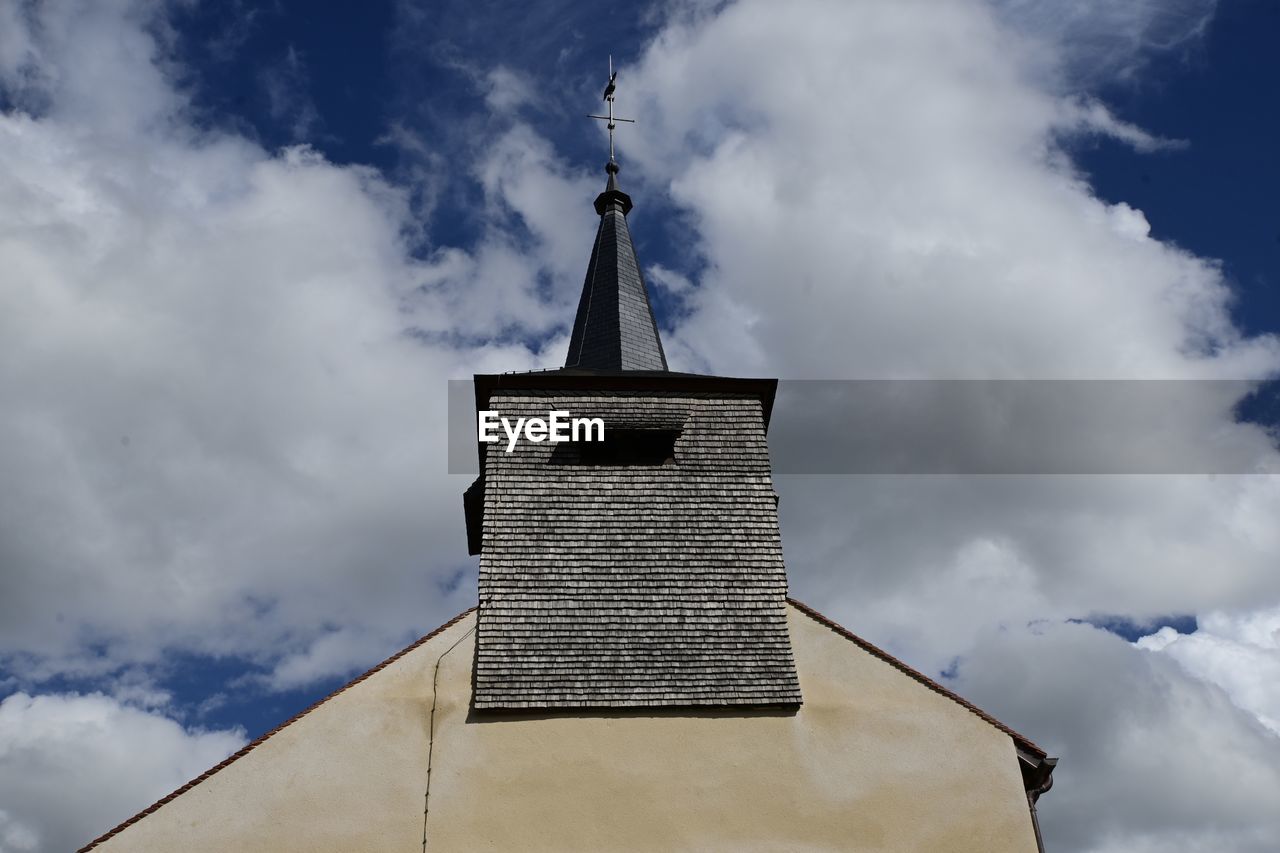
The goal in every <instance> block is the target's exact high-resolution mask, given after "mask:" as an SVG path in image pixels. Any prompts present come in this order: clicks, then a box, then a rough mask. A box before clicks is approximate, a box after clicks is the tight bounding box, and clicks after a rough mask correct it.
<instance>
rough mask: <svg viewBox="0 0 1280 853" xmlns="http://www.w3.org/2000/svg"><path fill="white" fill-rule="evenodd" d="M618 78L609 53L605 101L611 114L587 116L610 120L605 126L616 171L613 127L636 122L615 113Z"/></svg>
mask: <svg viewBox="0 0 1280 853" xmlns="http://www.w3.org/2000/svg"><path fill="white" fill-rule="evenodd" d="M617 79H618V72H617V71H614V70H613V55H612V54H610V55H609V83H608V85H606V86H605V87H604V101H605V103H606V104H608V105H609V114H608V115H605V116H597V115H589V116H587V118H598V119H600V120H601V121H605V122H608V124H607V125H605V126H606V127H608V128H609V165H610V166H612V167H613V169H614V170H615V171H616V170H617V168H618V163H617V161H616V160H614V159H613V129H614V128H615V127H617V124H615V122H619V121H629V122H631V123H632V124H635V122H636V120H635V119H633V118H618V117H617V116H615V115H614V114H613V90H614V89H615V88H617V87H616V86H615V85H614V84H615V81H616V80H617Z"/></svg>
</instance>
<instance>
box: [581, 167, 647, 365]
mask: <svg viewBox="0 0 1280 853" xmlns="http://www.w3.org/2000/svg"><path fill="white" fill-rule="evenodd" d="M618 169H619V167H618V164H617V162H615V161H614V160H612V159H611V160H610V161H609V164H608V165H607V166H605V171H606V172H608V173H609V181H608V183H607V184H606V185H605V189H604V192H602V193H600V195H598V196H597V197H596V202H595V206H596V213H598V214H600V227H599V229H597V231H596V242H595V246H593V247H592V249H591V261H590V263H588V264H587V278H586V281H585V282H583V285H582V298H581V299H580V300H579V301H578V313H577V316H576V317H574V321H573V335H572V336H571V337H570V339H569V357H568V358H567V359H565V365H564V366H565V367H578V368H588V369H593V370H666V369H667V357H666V355H665V354H664V353H663V351H662V339H661V338H660V337H659V336H658V324H657V323H656V322H655V321H654V319H653V308H652V306H650V304H649V293H648V291H647V290H646V288H645V285H644V276H642V275H641V273H640V265H639V263H637V261H636V251H635V247H634V246H633V245H632V243H631V231H630V230H629V229H628V228H627V213H628V212H629V211H630V210H631V196H629V195H627V194H626V193H624V192H623V191H622V190H621V189H620V188H619V187H618Z"/></svg>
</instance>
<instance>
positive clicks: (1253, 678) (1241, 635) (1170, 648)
mask: <svg viewBox="0 0 1280 853" xmlns="http://www.w3.org/2000/svg"><path fill="white" fill-rule="evenodd" d="M1137 646H1138V648H1141V649H1146V650H1147V651H1150V652H1152V653H1153V654H1160V655H1164V656H1166V657H1168V658H1170V659H1172V660H1175V661H1177V662H1178V664H1179V665H1181V666H1182V668H1183V670H1185V671H1186V672H1187V673H1188V674H1189V675H1191V676H1194V677H1196V678H1200V679H1203V680H1204V681H1207V682H1210V683H1211V684H1215V685H1217V686H1218V687H1220V688H1222V690H1223V691H1225V692H1226V694H1227V695H1228V696H1230V697H1231V700H1232V701H1233V702H1234V703H1235V704H1236V705H1237V707H1239V708H1240V709H1241V710H1243V711H1247V712H1249V713H1251V714H1253V715H1254V716H1255V717H1257V719H1258V721H1259V722H1261V723H1262V724H1263V725H1264V726H1266V727H1267V728H1268V729H1270V730H1271V731H1272V732H1275V733H1276V734H1277V735H1280V608H1274V607H1273V608H1267V609H1264V610H1257V611H1243V612H1241V611H1237V612H1234V613H1232V612H1223V611H1215V612H1212V613H1207V614H1202V615H1201V616H1200V617H1199V619H1198V620H1197V630H1196V631H1194V632H1193V633H1191V634H1179V633H1178V632H1177V631H1175V630H1174V629H1173V628H1170V627H1164V628H1161V629H1160V630H1159V631H1157V632H1156V633H1154V634H1151V635H1149V636H1146V637H1142V638H1141V639H1139V640H1138V642H1137Z"/></svg>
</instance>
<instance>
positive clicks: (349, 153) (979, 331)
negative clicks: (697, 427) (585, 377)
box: [0, 0, 1280, 851]
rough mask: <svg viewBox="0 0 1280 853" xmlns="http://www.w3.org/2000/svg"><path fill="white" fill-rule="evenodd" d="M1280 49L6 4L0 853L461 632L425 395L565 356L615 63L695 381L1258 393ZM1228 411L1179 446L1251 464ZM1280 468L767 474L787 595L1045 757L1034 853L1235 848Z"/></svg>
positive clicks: (1139, 31)
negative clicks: (1018, 382) (1127, 473)
mask: <svg viewBox="0 0 1280 853" xmlns="http://www.w3.org/2000/svg"><path fill="white" fill-rule="evenodd" d="M1278 24H1280V11H1277V9H1276V7H1275V5H1274V4H1271V3H1267V2H1264V1H1263V0H1240V2H1231V3H1215V2H1212V0H1170V2H1167V3H1163V4H1133V3H1127V2H1119V1H1118V0H1117V2H1109V0H1091V2H1086V3H1079V4H1073V5H1072V6H1071V7H1070V9H1069V10H1068V9H1066V7H1063V6H1062V5H1061V4H1057V3H1054V2H1049V0H1045V1H1044V2H1037V0H992V1H991V2H981V0H954V2H951V0H948V2H941V0H939V2H937V3H930V2H926V0H921V2H917V3H891V2H888V0H883V1H882V0H866V2H860V3H824V2H820V0H812V2H808V3H807V5H806V6H805V8H803V9H801V10H799V11H797V12H796V13H795V14H791V15H784V14H780V13H779V12H778V10H777V6H776V5H775V4H769V3H765V2H751V0H742V2H737V3H703V2H694V1H693V0H688V2H675V0H673V2H663V3H651V4H641V5H637V6H634V7H624V6H619V7H617V8H613V9H601V8H599V7H598V6H595V5H588V4H571V3H539V4H507V3H498V4H485V6H484V8H483V10H482V11H477V10H476V8H475V4H468V3H462V2H436V3H418V2H412V0H396V2H371V3H366V4H361V7H360V11H359V14H358V15H356V14H354V13H352V12H351V11H350V10H348V9H346V8H345V7H340V6H336V5H334V6H331V5H327V4H313V3H300V2H296V3H295V2H275V3H272V4H262V5H258V4H249V3H230V2H229V3H220V4H211V3H206V4H191V3H168V2H164V1H163V0H109V2H101V3H81V2H76V0H59V2H51V3H46V4H34V3H27V2H17V0H0V107H2V108H3V115H2V116H0V270H3V272H2V273H0V341H3V343H0V348H3V349H0V363H2V364H3V365H4V368H0V394H2V395H3V396H4V398H5V399H7V400H9V401H11V403H10V404H9V405H7V406H6V412H4V413H3V414H0V478H3V479H4V481H5V482H7V483H10V484H12V485H11V486H10V488H9V489H8V494H7V495H6V496H5V497H4V499H3V500H0V572H2V573H0V582H2V583H3V584H4V587H3V591H2V592H3V594H0V602H3V603H0V697H3V705H0V778H9V779H13V780H17V779H21V780H23V781H22V782H21V783H20V784H19V783H15V782H9V783H5V782H0V851H7V850H10V849H12V850H29V849H37V850H44V849H49V850H52V849H62V848H65V847H67V846H68V845H73V844H75V843H81V842H83V841H85V840H87V839H88V838H90V837H92V836H94V835H96V834H98V833H99V832H101V831H104V830H105V829H107V828H109V827H110V826H111V825H113V824H114V823H115V822H118V821H119V820H122V819H124V818H126V817H128V816H129V815H131V814H133V813H134V812H135V811H137V810H138V809H140V808H142V807H144V806H145V805H147V804H148V803H149V802H151V801H152V800H154V799H155V798H156V797H158V796H160V795H162V794H164V793H166V792H167V791H168V790H170V789H172V788H173V787H176V786H177V785H178V784H181V783H182V782H184V781H185V780H186V779H187V778H190V777H192V776H194V775H197V774H198V773H200V772H202V771H203V770H204V769H206V768H207V767H208V766H209V765H211V764H213V763H216V762H217V761H218V760H220V759H221V758H222V757H224V756H225V755H226V754H228V753H229V752H230V751H232V750H234V749H235V748H237V747H238V746H239V745H240V744H241V743H243V742H244V740H245V739H248V738H252V737H254V736H256V735H258V734H260V733H262V732H264V731H266V730H268V729H270V728H272V727H274V726H275V725H276V724H277V723H278V722H280V721H281V720H283V719H285V718H287V717H289V716H291V715H292V714H294V713H296V712H297V711H298V710H300V709H301V708H303V707H305V706H306V705H307V704H309V703H310V702H312V701H314V700H315V699H316V698H318V697H320V696H323V695H325V694H326V693H327V692H328V691H330V690H332V689H334V688H335V687H336V686H339V685H340V684H342V683H344V682H345V681H346V680H347V679H348V678H350V677H351V676H352V675H353V674H355V673H357V672H359V671H361V670H362V669H364V668H366V667H368V666H370V665H372V664H373V663H376V662H377V661H378V660H380V659H381V658H382V657H384V656H386V655H387V654H389V653H391V652H393V651H395V650H396V649H398V648H400V647H402V646H403V645H405V644H407V643H408V642H410V641H411V640H413V639H415V638H416V637H417V636H419V635H421V634H422V633H425V632H426V631H428V630H430V629H432V628H434V627H435V626H436V625H438V624H440V623H441V622H443V621H445V620H446V619H448V618H450V617H451V616H453V615H454V614H455V613H457V612H458V611H460V610H462V609H463V608H465V607H468V606H470V605H471V604H472V603H473V599H474V583H475V581H474V572H475V559H474V558H470V557H468V556H467V555H466V553H465V540H464V535H463V525H462V513H461V500H460V495H461V492H462V490H463V489H464V488H465V487H466V485H467V481H466V478H463V477H457V476H450V475H448V474H446V473H445V459H444V451H443V449H442V448H443V447H444V443H445V442H444V440H443V429H444V424H443V407H444V397H445V387H446V381H447V380H448V379H450V378H458V377H465V376H468V375H470V374H471V373H475V372H497V371H504V370H516V369H524V368H530V367H549V366H556V365H557V364H559V362H560V361H561V360H562V359H563V353H564V349H565V346H566V343H567V334H568V324H569V322H570V321H571V318H572V308H573V304H574V302H575V301H576V297H577V291H578V289H579V288H580V286H581V275H582V272H583V270H584V269H585V264H586V259H587V255H588V253H589V251H590V239H591V236H592V233H593V226H594V222H593V219H594V215H593V212H592V210H591V200H592V198H594V195H595V193H596V192H598V190H599V188H600V187H601V186H602V184H603V179H604V174H603V171H602V166H603V162H604V157H605V152H606V150H607V149H606V141H605V137H604V133H603V128H601V127H600V126H599V123H597V122H592V121H590V120H589V119H587V118H586V117H585V114H586V113H588V112H592V111H596V110H597V109H598V108H599V106H600V104H599V98H600V90H601V88H602V86H603V82H604V76H605V66H606V58H607V56H608V55H609V54H612V55H613V58H614V62H615V64H616V65H617V66H618V67H619V69H620V75H619V83H620V88H619V97H618V102H617V109H618V112H619V114H621V115H627V116H634V117H635V118H637V119H638V124H636V125H635V126H634V127H633V126H630V125H627V126H623V127H622V128H621V129H620V130H619V139H618V146H619V156H620V159H621V160H622V162H623V167H624V170H623V172H622V175H621V178H622V182H623V185H624V187H625V188H626V189H627V190H628V191H629V192H630V193H631V194H632V196H633V198H634V199H635V202H636V208H635V210H634V212H633V213H632V214H631V216H630V221H631V225H632V232H633V235H634V237H635V239H636V242H637V247H638V250H639V254H640V257H641V261H642V263H643V264H644V265H645V268H646V275H647V276H648V279H649V284H650V288H651V290H652V291H653V297H654V302H655V305H656V309H657V313H658V317H659V321H660V325H661V326H662V328H663V334H664V343H665V344H666V347H667V351H668V354H669V356H670V357H671V360H672V366H673V368H674V369H682V370H694V371H711V372H721V373H726V374H739V375H753V374H755V375H777V376H782V377H783V378H784V379H787V378H791V379H796V378H827V379H844V378H901V377H924V378H984V379H985V378H1017V379H1052V378H1089V379H1107V378H1143V379H1146V378H1152V379H1155V378H1225V379H1263V378H1267V377H1273V376H1275V374H1276V373H1277V371H1280V342H1278V340H1277V337H1276V336H1277V335H1278V334H1280V295H1278V292H1280V291H1278V288H1280V280H1278V279H1277V269H1280V264H1277V261H1278V260H1280V217H1278V216H1277V212H1276V211H1277V208H1276V202H1275V200H1276V199H1277V198H1280V166H1277V163H1276V160H1275V157H1274V152H1275V151H1276V150H1280V117H1277V114H1276V111H1275V110H1274V109H1269V108H1268V107H1269V102H1268V101H1267V97H1268V95H1269V93H1270V92H1271V91H1272V90H1273V89H1274V88H1275V83H1276V82H1277V76H1280V73H1278V71H1277V65H1276V62H1275V60H1274V59H1273V58H1271V53H1272V51H1271V42H1273V41H1274V33H1275V32H1276V31H1277V25H1278ZM1238 402H1239V401H1238V400H1237V401H1227V404H1226V405H1225V406H1224V407H1220V408H1207V409H1206V410H1204V411H1197V412H1192V413H1188V415H1187V417H1186V419H1185V422H1180V423H1177V424H1173V425H1171V426H1170V429H1171V430H1172V431H1173V432H1175V433H1177V434H1178V437H1179V439H1180V440H1182V441H1184V442H1187V443H1189V444H1190V445H1192V446H1195V445H1197V443H1199V444H1204V445H1205V447H1206V450H1205V453H1206V454H1210V453H1211V452H1212V451H1211V450H1210V449H1209V448H1210V447H1211V442H1208V441H1207V439H1206V437H1211V436H1218V435H1222V434H1224V431H1225V432H1226V433H1229V434H1230V435H1233V436H1236V437H1237V438H1239V440H1240V441H1241V442H1242V444H1241V445H1240V446H1241V447H1246V448H1249V449H1250V452H1253V453H1256V457H1257V458H1256V462H1257V465H1258V469H1259V470H1277V469H1276V467H1275V466H1276V462H1277V459H1276V456H1277V454H1276V453H1275V451H1274V447H1273V445H1272V443H1270V440H1269V439H1268V437H1267V435H1266V433H1265V431H1264V430H1263V429H1262V426H1265V424H1263V425H1262V426H1259V425H1253V426H1250V425H1248V424H1244V425H1241V424H1236V423H1234V422H1233V416H1232V415H1231V411H1232V405H1233V404H1234V403H1238ZM1131 438H1132V440H1134V441H1136V442H1145V441H1148V440H1149V439H1148V437H1147V436H1146V435H1145V434H1138V433H1135V434H1134V435H1133V436H1131ZM1212 446H1214V447H1216V445H1212ZM1251 458H1252V457H1251ZM1275 479H1276V478H1275V477H1273V476H1263V477H1218V478H1208V479H1206V478H1197V477H1169V478H1155V479H1154V480H1153V479H1151V478H1147V479H1144V478H1140V477H1130V478H1124V477H1096V478H1071V477H1062V478H982V477H974V478H932V477H914V478H913V477H899V478H892V477H888V478H884V477H880V478H876V477H849V478H805V477H784V476H780V477H779V478H778V489H779V491H780V493H781V494H782V495H783V502H782V513H783V537H784V543H785V548H786V555H787V561H788V568H789V573H790V578H791V585H792V590H793V592H794V594H795V595H796V596H797V597H798V598H800V599H801V600H804V601H808V602H823V603H824V605H823V609H824V611H825V612H828V613H829V615H831V616H832V617H833V618H836V619H837V620H839V621H840V622H842V623H843V624H845V625H847V626H849V627H850V628H851V629H852V630H854V631H857V632H858V633H860V634H862V635H863V636H866V637H867V638H868V639H871V640H872V641H874V642H877V643H879V644H881V645H883V646H885V647H887V648H889V649H891V650H892V651H893V652H894V653H896V654H899V655H901V656H902V657H904V658H905V659H907V660H908V661H909V662H910V663H912V664H913V665H916V666H918V667H920V668H921V669H923V670H925V671H928V672H932V673H942V672H944V671H945V673H946V675H947V678H948V679H949V680H950V682H951V683H952V685H953V686H954V687H955V688H956V689H957V690H958V691H959V692H961V693H962V694H963V695H965V696H967V697H968V698H971V699H972V700H974V701H975V702H977V703H978V704H979V705H981V706H983V707H984V708H987V709H988V710H990V711H991V712H992V713H994V714H995V715H996V716H998V717H1000V718H1001V719H1004V720H1006V721H1007V722H1009V723H1010V724H1011V725H1013V726H1015V727H1016V728H1018V729H1020V730H1022V731H1024V732H1025V733H1026V734H1027V735H1029V736H1030V737H1032V738H1033V739H1035V740H1037V741H1038V742H1040V743H1042V744H1044V745H1045V746H1046V747H1048V748H1049V749H1050V751H1051V752H1053V753H1055V754H1060V755H1062V757H1063V765H1062V770H1061V771H1060V772H1059V774H1058V785H1057V787H1056V788H1055V790H1054V792H1053V794H1051V795H1050V796H1049V797H1048V798H1046V800H1045V801H1044V804H1043V807H1042V814H1043V816H1044V820H1045V828H1046V833H1047V835H1048V837H1049V843H1050V849H1055V850H1071V851H1120V850H1141V849H1157V848H1158V849H1172V850H1179V849H1186V850H1192V849H1216V850H1241V851H1250V850H1263V849H1266V846H1265V845H1266V839H1267V838H1268V837H1274V836H1275V833H1276V832H1280V826H1277V825H1276V824H1275V823H1274V820H1275V818H1274V815H1275V814H1280V803H1278V802H1277V801H1276V799H1275V798H1276V793H1275V791H1276V790H1280V784H1277V785H1270V783H1269V782H1267V780H1275V781H1277V782H1280V780H1276V778H1275V777H1276V773H1277V771H1276V769H1275V768H1276V767H1278V766H1280V692H1277V688H1276V687H1275V686H1274V685H1275V684H1277V683H1280V640H1278V639H1277V638H1278V637H1280V581H1277V580H1276V578H1275V577H1274V576H1275V574H1276V573H1275V572H1274V570H1273V568H1272V567H1273V566H1274V565H1275V562H1276V558H1277V556H1278V555H1280V539H1278V538H1277V535H1276V533H1275V532H1274V523H1273V519H1274V518H1275V515H1276V511H1277V510H1280V490H1278V487H1277V486H1276V484H1275V482H1274V481H1275ZM833 512H835V513H836V514H837V515H838V516H839V520H838V521H836V520H834V519H833ZM1116 683H1124V684H1126V685H1129V689H1126V690H1116V689H1114V687H1113V685H1115V684H1116ZM1158 697H1175V699H1176V701H1175V700H1170V699H1167V698H1166V699H1163V700H1161V699H1159V698H1158ZM1192 733H1194V737H1192V736H1191V735H1192ZM1140 743H1156V744H1159V745H1160V746H1161V751H1160V755H1161V758H1159V759H1158V760H1155V759H1152V760H1154V761H1156V765H1154V766H1147V765H1143V767H1144V768H1145V769H1144V770H1142V772H1141V773H1140V772H1139V769H1140V768H1138V764H1139V763H1140V762H1137V761H1136V760H1132V761H1129V760H1126V756H1128V757H1129V758H1134V757H1135V756H1137V755H1139V753H1140V752H1141V754H1142V755H1143V756H1146V755H1147V752H1146V751H1140V750H1139V748H1138V746H1137V745H1138V744H1140ZM1210 753H1213V754H1214V755H1216V758H1214V759H1213V760H1209V759H1208V758H1207V757H1206V756H1208V755H1209V754H1210ZM1273 759H1275V760H1273ZM1145 760H1146V759H1145V758H1144V761H1145ZM1160 762H1164V763H1163V764H1161V763H1160ZM1241 767H1245V768H1248V769H1249V771H1250V772H1254V773H1255V776H1254V777H1249V778H1254V779H1255V783H1250V784H1248V785H1243V783H1240V782H1239V780H1240V779H1243V778H1246V777H1247V774H1246V773H1242V772H1241V770H1240V768H1241ZM1191 768H1194V769H1195V772H1194V773H1193V772H1192V770H1191ZM1152 777H1156V778H1158V779H1159V782H1158V783H1156V782H1152V781H1151V778H1152ZM1258 779H1261V780H1263V782H1264V783H1265V784H1258V783H1256V780H1258ZM107 780H111V784H108V782H107ZM108 789H109V793H106V794H104V793H103V792H104V791H107V790H108ZM68 792H70V793H71V794H72V795H73V797H74V798H75V799H76V800H77V801H79V802H82V803H84V806H83V809H82V810H80V811H78V812H77V814H75V815H74V816H73V817H72V818H71V819H69V820H67V819H64V812H65V805H64V804H65V802H66V801H67V798H68ZM1268 815H1271V816H1272V817H1267V816H1268ZM1143 845H1148V846H1146V847H1144V846H1143Z"/></svg>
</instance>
